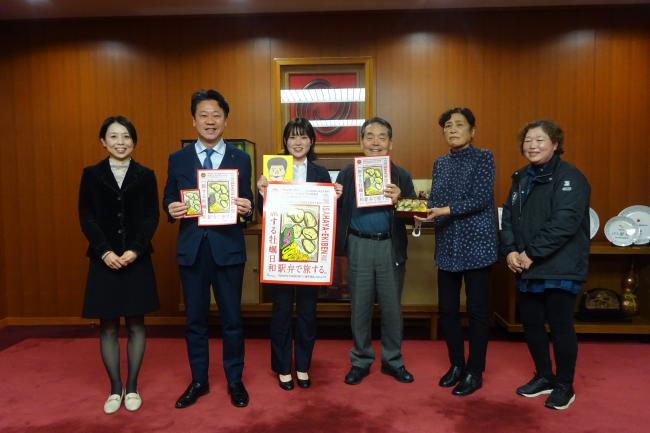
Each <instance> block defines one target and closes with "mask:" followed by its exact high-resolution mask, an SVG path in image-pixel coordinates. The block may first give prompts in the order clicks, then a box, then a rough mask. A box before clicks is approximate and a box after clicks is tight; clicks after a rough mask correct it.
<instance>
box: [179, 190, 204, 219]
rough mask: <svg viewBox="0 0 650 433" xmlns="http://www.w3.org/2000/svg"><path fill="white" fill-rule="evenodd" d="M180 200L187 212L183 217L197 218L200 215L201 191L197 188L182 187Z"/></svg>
mask: <svg viewBox="0 0 650 433" xmlns="http://www.w3.org/2000/svg"><path fill="white" fill-rule="evenodd" d="M181 202H183V203H185V206H187V213H186V214H185V216H184V217H183V218H198V217H200V216H201V214H202V212H201V193H200V192H199V190H198V189H182V190H181Z"/></svg>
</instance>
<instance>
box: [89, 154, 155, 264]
mask: <svg viewBox="0 0 650 433" xmlns="http://www.w3.org/2000/svg"><path fill="white" fill-rule="evenodd" d="M158 219H159V211H158V187H157V184H156V175H155V174H154V172H153V170H151V169H148V168H146V167H144V166H142V165H140V164H138V163H137V162H135V161H134V160H131V164H130V165H129V168H128V170H127V172H126V176H125V177H124V182H122V187H121V188H120V187H119V186H118V185H117V181H116V180H115V176H113V172H112V171H111V167H110V165H109V162H108V158H106V159H104V160H102V161H100V162H99V163H98V164H96V165H93V166H90V167H86V168H84V170H83V174H82V176H81V185H80V187H79V222H80V224H81V231H82V232H83V233H84V235H86V238H88V242H89V244H90V245H89V246H88V251H87V253H86V254H87V255H88V257H95V258H101V256H102V255H103V254H104V253H105V252H107V251H113V252H114V253H115V254H117V255H122V253H123V252H124V251H126V250H132V251H135V252H136V253H137V254H138V255H139V256H142V255H146V254H150V253H151V252H153V247H152V245H151V238H152V237H153V234H154V232H155V231H156V228H157V227H158Z"/></svg>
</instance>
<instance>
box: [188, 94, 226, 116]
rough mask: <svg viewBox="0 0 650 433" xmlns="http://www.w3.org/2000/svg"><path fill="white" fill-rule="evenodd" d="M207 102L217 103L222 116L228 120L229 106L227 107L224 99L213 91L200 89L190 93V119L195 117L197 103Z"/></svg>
mask: <svg viewBox="0 0 650 433" xmlns="http://www.w3.org/2000/svg"><path fill="white" fill-rule="evenodd" d="M208 100H212V101H217V104H219V107H221V109H222V110H223V114H224V116H226V118H228V113H230V106H229V105H228V102H227V101H226V98H224V97H223V95H222V94H221V93H219V92H217V91H216V90H214V89H208V90H204V89H201V90H197V91H196V92H194V93H192V102H191V105H190V111H191V112H192V117H196V106H197V105H199V102H202V101H208Z"/></svg>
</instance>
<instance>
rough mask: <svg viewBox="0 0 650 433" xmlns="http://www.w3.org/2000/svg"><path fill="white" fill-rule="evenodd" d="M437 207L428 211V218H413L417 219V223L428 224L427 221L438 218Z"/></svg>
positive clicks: (415, 216)
mask: <svg viewBox="0 0 650 433" xmlns="http://www.w3.org/2000/svg"><path fill="white" fill-rule="evenodd" d="M437 211H438V208H437V207H432V208H431V209H427V216H426V218H422V217H420V216H417V215H414V216H413V218H415V221H420V222H422V223H423V222H427V221H433V219H434V218H435V217H437V216H438V215H437Z"/></svg>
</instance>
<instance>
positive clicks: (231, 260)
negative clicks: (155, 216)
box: [163, 143, 253, 266]
mask: <svg viewBox="0 0 650 433" xmlns="http://www.w3.org/2000/svg"><path fill="white" fill-rule="evenodd" d="M201 168H202V166H201V161H200V160H199V157H198V156H197V154H196V150H195V147H194V144H192V145H189V146H186V147H184V148H183V149H181V150H178V151H176V152H174V153H172V154H171V155H169V162H168V165H167V183H166V184H165V192H164V197H163V210H164V211H165V212H166V213H167V215H168V217H169V221H170V222H174V221H176V220H175V219H174V218H172V217H171V216H170V215H169V211H168V207H169V204H170V203H172V202H175V201H180V190H182V189H196V188H197V184H196V170H198V169H201ZM218 168H222V169H237V170H239V197H241V198H247V199H248V200H250V201H251V205H252V204H253V192H252V191H251V160H250V157H249V156H248V154H247V153H245V152H242V151H241V150H239V149H236V148H235V147H233V146H232V145H230V144H228V143H226V152H225V154H224V156H223V160H222V161H221V165H220V166H219V167H218ZM244 226H245V223H242V222H239V223H237V224H231V225H226V226H204V227H199V226H198V218H181V219H180V228H179V230H178V241H177V243H176V260H177V262H178V264H179V265H181V266H191V265H193V264H194V262H195V261H196V255H197V253H198V250H199V246H200V245H201V241H202V239H203V236H204V234H205V235H206V236H207V239H208V241H209V242H210V250H211V251H212V257H213V258H214V261H215V262H216V264H217V265H220V266H229V265H237V264H243V263H244V262H246V246H245V244H244V233H243V228H244Z"/></svg>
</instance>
